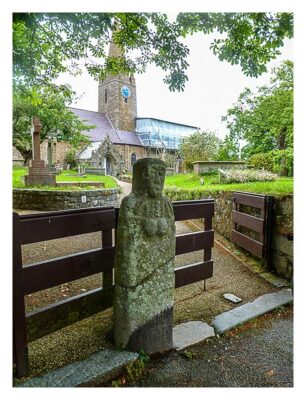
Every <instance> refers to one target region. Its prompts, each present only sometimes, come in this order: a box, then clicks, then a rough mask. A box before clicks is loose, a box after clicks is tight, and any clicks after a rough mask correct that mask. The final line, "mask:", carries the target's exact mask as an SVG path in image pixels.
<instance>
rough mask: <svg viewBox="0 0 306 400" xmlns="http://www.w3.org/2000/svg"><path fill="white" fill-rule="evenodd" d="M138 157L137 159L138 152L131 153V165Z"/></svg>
mask: <svg viewBox="0 0 306 400" xmlns="http://www.w3.org/2000/svg"><path fill="white" fill-rule="evenodd" d="M136 159H137V157H136V154H135V153H132V154H131V166H133V165H134V164H135V162H136Z"/></svg>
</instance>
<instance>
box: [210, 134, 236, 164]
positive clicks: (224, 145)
mask: <svg viewBox="0 0 306 400" xmlns="http://www.w3.org/2000/svg"><path fill="white" fill-rule="evenodd" d="M238 158H239V142H238V140H237V139H235V138H232V137H231V136H230V135H226V136H225V138H224V140H223V141H222V142H221V144H220V148H219V151H218V154H217V155H216V156H215V160H216V161H236V160H238Z"/></svg>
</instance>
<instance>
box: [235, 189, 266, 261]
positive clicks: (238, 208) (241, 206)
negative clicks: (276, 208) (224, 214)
mask: <svg viewBox="0 0 306 400" xmlns="http://www.w3.org/2000/svg"><path fill="white" fill-rule="evenodd" d="M272 210H273V197H272V196H267V195H261V194H255V193H244V192H234V197H233V211H232V222H233V229H232V235H231V240H232V242H233V243H235V244H237V245H238V246H240V247H242V248H243V249H245V250H247V251H249V252H250V253H251V254H253V255H255V256H257V257H259V258H263V259H265V261H266V264H267V266H268V267H271V236H272Z"/></svg>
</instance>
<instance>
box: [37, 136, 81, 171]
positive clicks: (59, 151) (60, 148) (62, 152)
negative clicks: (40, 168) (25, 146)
mask: <svg viewBox="0 0 306 400" xmlns="http://www.w3.org/2000/svg"><path fill="white" fill-rule="evenodd" d="M52 146H53V147H52V149H53V154H52V162H53V163H54V164H56V163H61V164H62V165H64V166H65V165H66V155H67V153H68V151H69V150H71V149H72V148H73V146H72V145H71V144H69V143H67V142H56V143H55V144H52ZM40 154H41V159H42V160H44V161H45V163H46V164H48V140H47V139H45V140H44V141H43V142H42V143H41V144H40Z"/></svg>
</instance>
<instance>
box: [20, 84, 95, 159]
mask: <svg viewBox="0 0 306 400" xmlns="http://www.w3.org/2000/svg"><path fill="white" fill-rule="evenodd" d="M73 98H74V96H73V93H72V92H71V90H70V88H69V87H66V86H62V87H56V86H48V87H34V86H33V87H28V86H25V85H23V84H15V85H14V87H13V145H14V146H15V147H16V148H17V149H18V150H19V151H20V153H21V154H22V155H23V157H24V158H25V160H28V159H29V158H30V157H31V154H32V133H31V118H32V117H33V116H37V117H39V119H40V121H41V123H42V133H41V141H43V140H44V139H46V138H47V137H53V138H57V140H59V141H66V142H68V143H70V144H72V145H74V146H78V145H80V144H81V143H88V142H89V139H88V137H87V136H85V135H83V134H82V132H83V131H84V130H89V129H91V128H92V127H93V126H89V125H86V124H85V123H84V122H82V121H81V120H80V119H79V118H78V117H76V115H75V114H74V113H73V112H71V111H70V110H69V109H68V108H67V105H68V104H70V103H71V102H72V100H73Z"/></svg>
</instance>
